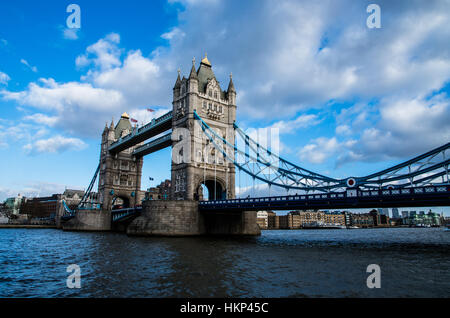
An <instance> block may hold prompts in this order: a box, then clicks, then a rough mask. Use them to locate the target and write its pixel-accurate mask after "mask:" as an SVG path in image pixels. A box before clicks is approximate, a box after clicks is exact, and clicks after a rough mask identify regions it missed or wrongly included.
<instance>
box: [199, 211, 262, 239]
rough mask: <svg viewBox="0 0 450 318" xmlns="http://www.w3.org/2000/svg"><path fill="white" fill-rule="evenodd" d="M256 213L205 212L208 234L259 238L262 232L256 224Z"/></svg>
mask: <svg viewBox="0 0 450 318" xmlns="http://www.w3.org/2000/svg"><path fill="white" fill-rule="evenodd" d="M256 213H257V212H255V211H242V212H234V213H230V212H211V211H210V212H203V214H204V219H205V229H206V234H209V235H244V236H258V235H261V230H260V228H259V226H258V224H257V223H256Z"/></svg>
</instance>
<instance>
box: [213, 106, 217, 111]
mask: <svg viewBox="0 0 450 318" xmlns="http://www.w3.org/2000/svg"><path fill="white" fill-rule="evenodd" d="M214 111H215V112H216V111H217V104H214Z"/></svg>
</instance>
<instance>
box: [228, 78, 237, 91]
mask: <svg viewBox="0 0 450 318" xmlns="http://www.w3.org/2000/svg"><path fill="white" fill-rule="evenodd" d="M227 92H228V93H230V92H234V93H236V90H235V89H234V83H233V74H230V83H229V84H228V91H227Z"/></svg>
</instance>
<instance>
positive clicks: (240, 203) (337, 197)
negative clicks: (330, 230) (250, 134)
mask: <svg viewBox="0 0 450 318" xmlns="http://www.w3.org/2000/svg"><path fill="white" fill-rule="evenodd" d="M421 206H422V207H427V206H450V186H448V185H442V186H428V187H418V188H405V189H392V190H375V191H358V193H357V195H356V196H349V195H347V194H346V193H345V192H334V193H322V194H309V195H290V196H278V197H262V198H245V199H232V200H222V201H201V202H199V209H200V210H201V211H228V212H233V211H260V210H316V209H351V208H353V209H356V208H374V207H377V208H378V207H379V208H383V207H389V208H392V207H421Z"/></svg>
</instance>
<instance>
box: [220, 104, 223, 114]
mask: <svg viewBox="0 0 450 318" xmlns="http://www.w3.org/2000/svg"><path fill="white" fill-rule="evenodd" d="M222 111H223V107H222V105H219V113H222Z"/></svg>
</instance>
